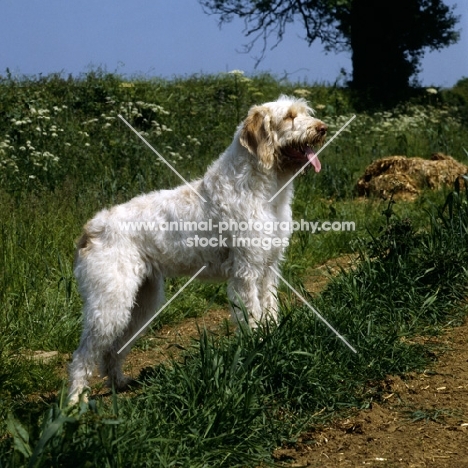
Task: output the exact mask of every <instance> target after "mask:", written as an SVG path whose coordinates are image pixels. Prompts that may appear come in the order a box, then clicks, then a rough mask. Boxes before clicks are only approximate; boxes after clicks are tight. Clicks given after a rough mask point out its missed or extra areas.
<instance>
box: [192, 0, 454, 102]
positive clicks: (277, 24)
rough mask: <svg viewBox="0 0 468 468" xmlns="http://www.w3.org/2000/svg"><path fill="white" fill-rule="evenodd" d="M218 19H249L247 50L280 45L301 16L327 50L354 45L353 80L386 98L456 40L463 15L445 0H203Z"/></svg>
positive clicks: (310, 37) (308, 35)
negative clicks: (430, 54) (427, 55)
mask: <svg viewBox="0 0 468 468" xmlns="http://www.w3.org/2000/svg"><path fill="white" fill-rule="evenodd" d="M199 1H200V3H201V5H202V6H203V8H204V10H205V12H207V13H212V14H217V15H220V23H221V24H223V23H226V22H229V21H231V20H232V19H233V18H234V17H235V16H238V17H240V18H243V19H244V21H245V32H246V36H247V37H249V38H251V40H250V42H249V43H248V44H247V46H246V48H247V50H251V49H252V47H253V46H254V44H255V43H256V42H257V41H258V40H259V39H261V40H263V49H262V53H261V57H260V58H259V60H258V61H260V60H261V59H262V58H263V56H264V54H265V52H266V49H267V43H268V41H269V40H270V38H271V36H276V42H275V43H274V44H273V47H274V46H276V45H277V44H278V43H279V42H280V41H281V40H282V38H283V36H284V34H285V32H286V28H287V26H288V25H289V24H290V23H293V22H295V21H300V22H301V23H302V25H303V27H304V35H305V37H304V39H305V40H306V41H307V42H308V43H309V45H310V44H312V43H313V42H315V41H316V40H319V41H321V42H322V44H323V46H324V48H325V50H326V51H327V52H328V51H332V50H334V51H343V50H347V51H351V58H352V66H353V71H352V79H351V81H350V83H349V84H350V86H351V87H352V88H354V89H355V90H358V91H363V92H366V93H369V94H370V95H371V96H373V97H377V98H380V100H382V101H384V100H385V99H386V98H397V97H400V96H402V95H404V94H405V92H407V91H408V89H409V87H410V86H411V85H412V84H416V83H417V80H416V74H417V72H418V71H419V67H420V61H421V58H422V57H423V55H424V52H425V51H426V50H427V49H429V50H438V49H441V48H443V47H446V46H448V45H450V44H453V43H455V42H456V41H457V40H458V37H459V33H458V32H457V31H455V29H454V28H455V25H456V24H457V22H458V21H459V17H457V16H455V14H454V11H453V10H454V7H448V6H447V5H445V4H444V3H443V1H442V0H199Z"/></svg>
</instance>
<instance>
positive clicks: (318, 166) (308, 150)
mask: <svg viewBox="0 0 468 468" xmlns="http://www.w3.org/2000/svg"><path fill="white" fill-rule="evenodd" d="M306 156H307V159H308V160H309V161H310V163H311V164H312V165H313V166H314V168H315V172H320V169H322V165H321V164H320V161H319V158H318V156H317V155H316V154H315V153H314V151H313V149H312V148H310V147H309V146H308V147H307V148H306Z"/></svg>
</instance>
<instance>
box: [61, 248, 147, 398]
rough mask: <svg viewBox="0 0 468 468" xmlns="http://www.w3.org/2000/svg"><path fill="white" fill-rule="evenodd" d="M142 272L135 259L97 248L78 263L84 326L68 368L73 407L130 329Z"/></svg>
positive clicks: (77, 274) (76, 268) (141, 267)
mask: <svg viewBox="0 0 468 468" xmlns="http://www.w3.org/2000/svg"><path fill="white" fill-rule="evenodd" d="M135 263H136V264H137V266H135ZM143 271H144V267H143V266H142V265H141V263H139V262H138V261H137V258H136V256H135V255H133V256H129V255H126V256H123V255H121V256H119V255H117V254H116V252H115V251H113V252H111V251H104V250H99V251H98V247H96V249H95V251H94V252H89V253H86V255H81V256H80V257H79V258H78V259H77V262H76V266H75V274H76V277H77V280H78V285H79V288H80V292H81V294H82V297H83V301H84V308H83V316H84V317H83V318H84V326H83V332H82V334H81V339H80V344H79V346H78V349H77V350H76V351H75V352H74V353H73V359H72V362H71V364H70V367H69V373H70V388H69V397H70V402H71V403H76V402H77V401H78V399H79V397H80V394H81V393H82V392H83V390H84V389H85V388H86V387H87V386H88V378H89V377H90V376H91V374H92V372H93V370H94V367H95V365H96V364H97V363H98V362H100V361H101V359H102V355H103V353H104V352H106V350H108V349H109V348H110V347H111V346H112V344H113V343H115V341H116V340H117V339H118V338H119V337H121V336H122V335H123V334H124V332H125V330H126V329H127V327H128V324H129V323H130V318H131V311H132V309H133V307H134V303H135V300H136V296H137V292H138V289H139V287H140V285H141V283H142V278H143V274H142V273H143Z"/></svg>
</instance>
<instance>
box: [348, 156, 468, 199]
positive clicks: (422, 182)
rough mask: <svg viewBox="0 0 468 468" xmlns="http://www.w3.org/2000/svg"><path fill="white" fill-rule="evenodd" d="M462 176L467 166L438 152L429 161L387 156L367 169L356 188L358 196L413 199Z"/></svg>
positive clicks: (467, 168) (451, 182) (466, 170)
mask: <svg viewBox="0 0 468 468" xmlns="http://www.w3.org/2000/svg"><path fill="white" fill-rule="evenodd" d="M466 173H468V166H465V165H464V164H461V163H460V162H458V161H456V160H455V159H453V158H452V157H451V156H447V155H445V154H442V153H434V154H433V155H432V156H431V159H422V158H407V157H406V156H388V157H386V158H383V159H378V160H377V161H374V162H373V163H372V164H371V165H370V166H368V167H367V169H366V171H365V172H364V175H363V176H362V177H361V178H360V179H359V180H358V182H357V186H356V187H357V191H358V194H359V195H360V196H368V195H374V196H379V197H382V198H384V199H387V198H390V197H391V196H392V195H393V198H394V199H397V200H398V199H400V200H413V199H415V198H416V197H417V196H418V195H419V194H420V193H421V191H422V190H423V189H426V188H429V189H432V190H438V189H440V188H442V187H443V186H444V185H452V184H453V183H454V182H455V180H456V179H457V178H459V177H460V176H461V175H463V174H466Z"/></svg>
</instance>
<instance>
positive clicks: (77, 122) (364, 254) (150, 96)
mask: <svg viewBox="0 0 468 468" xmlns="http://www.w3.org/2000/svg"><path fill="white" fill-rule="evenodd" d="M282 93H285V94H291V95H295V96H300V97H305V98H306V99H307V100H308V101H309V102H310V103H311V105H312V107H314V108H315V109H316V112H317V116H318V117H319V118H320V119H322V120H323V121H325V122H326V123H327V124H328V125H329V128H330V131H329V134H330V135H332V134H333V133H334V132H336V131H337V130H338V129H339V128H340V127H341V126H342V125H343V123H344V122H346V121H347V120H348V119H349V118H350V116H351V115H353V114H357V118H356V119H355V120H354V121H353V123H352V124H351V125H350V127H349V128H348V129H347V130H346V131H344V132H343V133H342V134H341V135H340V136H339V137H338V138H337V139H336V140H335V141H333V142H332V144H331V145H330V146H329V147H328V148H326V149H325V150H324V152H323V153H322V154H321V160H322V167H323V169H322V172H320V173H319V174H315V173H313V172H312V171H309V172H308V173H306V174H305V175H304V176H302V177H299V178H298V179H297V182H296V197H295V202H294V206H293V211H294V216H295V218H296V219H306V220H310V221H313V220H320V221H324V220H330V221H335V220H337V221H342V220H345V221H354V222H355V224H356V231H354V232H328V233H324V232H322V233H320V234H313V235H312V234H310V233H307V232H296V233H295V234H294V236H293V238H292V242H291V245H290V247H289V249H288V252H287V256H286V262H285V264H284V267H283V275H284V276H285V278H287V280H288V281H289V282H290V283H291V284H293V285H294V286H295V287H296V288H298V289H299V290H300V291H301V292H302V293H303V294H304V295H305V297H306V298H308V299H309V300H310V301H311V302H312V303H313V304H314V305H316V306H317V308H318V309H319V310H320V311H321V312H322V314H323V315H324V316H325V317H326V318H327V320H329V321H330V322H331V323H333V325H334V326H335V327H336V328H337V329H338V330H339V331H340V332H341V333H342V334H343V335H344V336H346V337H347V338H348V339H349V341H350V342H351V343H352V344H353V345H354V346H355V347H356V348H357V350H358V354H357V355H355V354H353V353H352V352H350V350H349V349H348V348H346V347H345V346H343V343H342V342H340V341H339V340H337V338H336V337H335V335H334V334H333V333H331V332H330V331H329V330H328V329H327V328H326V327H324V326H323V325H322V324H321V322H319V321H317V319H316V318H315V316H314V315H313V314H312V313H311V312H310V310H309V309H308V308H306V307H304V306H302V305H301V304H300V303H298V301H297V300H296V298H295V296H294V295H292V294H291V292H290V291H289V290H288V288H286V287H284V288H283V289H282V290H281V292H280V300H281V305H282V308H281V311H282V317H283V321H282V322H281V324H280V326H279V327H278V328H270V327H268V326H267V327H265V328H264V329H260V330H258V331H256V332H254V333H239V334H236V333H227V334H226V336H222V337H215V336H212V335H210V334H208V333H204V334H202V337H201V339H200V341H199V342H194V343H193V347H191V348H190V349H189V350H188V351H186V355H185V356H184V358H183V359H182V360H180V361H177V362H166V363H163V364H159V365H157V366H154V368H153V369H152V370H151V372H147V373H146V374H145V376H144V378H143V376H142V381H143V385H142V387H141V388H139V389H138V390H136V391H134V392H128V393H122V394H119V395H115V396H114V397H112V398H107V399H101V400H92V401H91V403H90V404H89V405H85V404H83V405H82V406H81V407H75V408H67V407H66V405H65V404H64V399H65V392H64V391H63V389H64V387H65V386H66V382H65V380H64V376H63V371H59V370H60V369H62V368H63V363H64V360H65V359H66V358H65V356H67V353H70V352H72V351H73V350H74V349H75V347H76V346H77V343H78V339H79V335H80V330H81V300H80V297H79V295H78V294H77V291H76V286H75V282H74V278H73V271H72V270H73V264H72V259H73V252H74V241H75V239H76V238H77V237H78V236H79V234H80V230H81V227H82V225H83V224H84V223H85V222H86V220H87V219H89V218H90V217H91V216H92V215H93V213H95V212H96V211H97V210H99V209H101V208H102V207H106V206H110V205H112V204H116V203H119V202H123V201H126V200H128V199H130V198H131V197H133V196H135V195H137V194H140V193H144V192H148V191H151V190H157V189H161V188H170V187H174V186H176V185H178V184H179V183H180V181H179V179H178V178H177V176H176V175H175V174H173V173H172V172H171V171H170V170H169V169H168V168H167V167H166V166H165V165H164V164H162V163H160V162H159V161H158V159H157V157H156V156H155V155H154V153H152V152H151V151H150V150H149V149H148V148H147V147H145V146H144V145H143V144H142V142H141V141H140V140H139V139H138V138H137V137H136V136H135V135H134V134H133V133H132V132H131V131H130V130H129V129H128V128H127V127H126V126H125V125H124V124H123V123H122V122H121V121H120V119H118V117H117V116H118V114H122V115H123V116H124V117H125V118H126V119H127V120H129V121H130V123H131V124H132V125H133V126H134V127H135V128H137V129H138V130H139V131H142V132H144V133H143V135H144V136H145V138H146V139H147V140H148V141H150V142H151V144H153V145H154V147H155V148H156V149H157V150H158V151H159V152H160V153H162V154H163V155H164V156H165V157H166V158H167V159H168V160H169V161H170V162H171V163H172V164H173V165H174V166H175V167H176V168H177V170H178V171H180V173H181V174H182V175H183V176H184V177H185V178H186V179H190V178H194V177H198V176H200V175H202V174H203V172H204V171H205V169H206V167H207V165H208V164H209V163H210V162H211V161H212V160H214V159H215V158H217V156H218V155H219V154H220V153H221V152H222V151H223V150H224V149H225V148H226V147H227V145H228V144H229V143H230V141H231V139H232V135H233V133H234V131H235V129H236V126H237V125H238V124H239V123H240V121H241V120H242V119H243V117H244V116H245V115H246V113H247V111H248V109H249V107H250V106H251V105H253V104H258V103H262V102H265V101H271V100H274V99H276V98H277V97H278V96H279V95H280V94H282ZM357 109H361V106H360V105H359V102H358V101H357V98H356V97H355V96H353V94H352V93H351V92H350V91H349V90H347V89H343V88H340V87H337V86H320V85H308V84H306V83H283V82H278V81H277V80H275V79H274V78H273V77H271V76H268V75H261V76H255V77H250V78H248V77H246V76H244V75H242V74H239V73H231V74H225V75H220V76H200V77H192V78H185V79H174V80H171V81H164V80H159V79H148V78H144V79H143V78H142V79H138V78H135V79H132V80H127V79H124V78H122V77H119V76H116V75H111V74H106V73H103V72H100V71H95V72H91V73H88V74H87V75H83V76H82V77H79V78H71V77H70V78H66V77H62V76H59V75H52V76H48V77H39V78H24V79H22V80H16V79H12V78H11V77H8V76H7V77H3V78H1V77H0V207H1V211H0V307H1V313H0V332H1V334H2V338H1V340H0V360H1V361H0V362H1V366H0V467H16V466H28V464H29V466H44V467H49V466H57V467H59V466H60V467H61V466H63V467H65V466H83V467H84V466H112V467H113V466H116V467H117V466H122V467H124V466H132V467H133V466H135V467H137V466H162V467H166V466H167V467H169V466H190V467H212V466H229V467H233V466H262V463H263V464H264V465H267V464H268V463H271V461H272V458H271V453H272V450H273V449H274V448H275V447H276V446H278V445H280V444H281V443H283V442H285V441H288V440H294V439H295V438H296V437H297V436H298V434H299V433H300V432H301V430H304V429H305V428H308V427H311V426H313V425H314V424H318V423H320V422H323V421H324V420H328V419H329V418H330V417H332V416H334V415H336V414H338V413H340V412H341V411H346V410H347V409H349V408H351V407H366V406H368V405H369V404H370V402H371V401H372V400H374V399H378V398H379V390H378V386H375V385H373V383H375V382H376V381H377V380H378V379H382V378H383V377H384V376H385V375H387V374H390V373H394V374H397V373H403V372H407V371H409V370H417V369H421V368H423V367H424V366H427V365H428V362H429V360H430V356H431V353H430V352H429V351H430V350H428V349H426V348H424V347H423V346H420V345H416V344H414V343H412V342H410V341H409V340H406V339H405V338H406V337H408V336H414V335H421V334H437V333H440V332H441V331H442V330H443V329H444V328H445V327H446V326H447V325H449V324H450V325H453V324H457V323H459V322H460V320H462V318H463V316H464V315H465V313H466V308H465V306H464V304H463V298H464V297H466V285H467V281H466V280H467V278H466V275H467V273H466V265H467V264H468V262H467V261H468V204H467V199H466V194H465V191H464V188H463V187H462V188H461V189H460V188H459V187H455V191H452V190H453V187H448V188H446V189H445V190H444V191H442V192H439V193H431V192H425V193H424V194H422V195H421V196H420V197H419V198H418V200H416V201H415V202H411V203H410V202H398V203H396V204H395V205H394V206H393V213H389V212H388V210H387V211H385V210H386V209H387V208H388V206H389V205H388V202H385V201H382V200H378V199H367V200H362V199H357V197H356V191H355V184H356V181H357V179H358V178H359V177H360V176H361V175H362V173H363V172H364V169H365V168H366V166H367V165H368V164H369V163H370V162H371V161H373V160H375V159H377V158H379V157H383V156H387V155H407V156H421V157H424V158H428V157H429V156H430V155H431V153H434V152H443V153H446V154H449V155H452V156H453V157H454V158H456V159H458V160H459V161H461V162H465V163H466V162H467V158H468V79H464V80H461V81H460V82H459V83H458V84H457V85H456V86H455V87H454V88H453V89H450V90H440V91H439V92H437V93H436V94H434V93H430V92H427V91H426V90H424V89H422V90H419V92H417V93H415V96H414V98H413V99H412V100H410V101H408V102H406V103H402V104H401V105H400V106H399V107H397V108H394V109H369V110H368V111H367V112H363V111H359V112H357ZM446 201H447V203H446ZM444 204H446V206H445V209H444V210H443V209H442V208H443V207H444ZM383 212H384V213H383ZM348 253H353V254H354V255H355V256H356V258H357V261H356V266H355V267H354V268H353V270H352V271H348V272H346V271H343V272H342V274H340V275H339V276H338V277H336V278H335V279H333V280H332V281H331V282H330V283H329V285H328V287H327V288H326V289H325V291H323V292H322V293H321V294H320V295H319V296H318V297H315V298H311V297H310V295H309V294H308V293H307V291H305V289H304V287H303V286H302V284H303V283H305V282H306V281H307V278H308V275H309V273H310V272H311V270H312V269H313V268H314V267H315V266H317V265H320V264H322V263H323V262H325V261H326V260H328V259H331V258H335V257H339V256H341V255H343V254H348ZM185 281H186V280H185V279H178V280H172V281H168V283H167V286H166V290H167V295H168V297H170V295H171V293H173V292H176V291H177V290H178V288H179V287H180V286H181V285H182V284H183V283H184V282H185ZM215 307H217V308H221V307H227V298H226V293H225V288H224V287H222V288H220V287H219V285H211V284H201V283H196V284H192V285H191V286H190V287H189V288H188V290H187V293H186V294H184V295H182V296H180V298H178V299H177V300H176V301H174V303H173V304H171V306H170V308H169V309H167V310H166V311H165V312H164V313H163V314H162V316H161V318H160V319H158V321H157V323H155V324H154V325H153V329H152V331H151V332H150V333H149V334H148V335H147V336H146V337H144V338H142V339H140V341H139V342H138V344H137V347H140V348H142V347H143V348H144V347H145V346H148V337H150V336H151V333H154V332H155V331H157V329H158V327H160V326H161V325H162V324H177V323H178V322H180V321H181V320H183V319H184V318H187V317H195V316H200V315H202V314H203V312H205V311H206V310H207V309H208V308H215ZM39 350H40V351H58V353H59V354H58V357H57V358H55V360H52V361H51V362H49V363H47V364H43V363H40V362H37V361H35V360H32V359H30V356H31V354H33V353H34V352H35V351H39Z"/></svg>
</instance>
